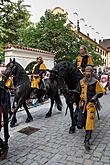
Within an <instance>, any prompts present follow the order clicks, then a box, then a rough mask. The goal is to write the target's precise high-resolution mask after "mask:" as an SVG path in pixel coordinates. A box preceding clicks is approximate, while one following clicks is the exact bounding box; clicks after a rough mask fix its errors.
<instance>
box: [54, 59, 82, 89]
mask: <svg viewBox="0 0 110 165" xmlns="http://www.w3.org/2000/svg"><path fill="white" fill-rule="evenodd" d="M52 70H53V71H57V73H58V75H59V76H60V77H62V78H63V79H64V80H65V82H66V84H67V86H68V88H69V89H75V88H76V87H77V84H78V83H79V81H80V79H82V77H83V76H82V74H81V72H80V71H79V70H78V69H77V68H76V67H74V66H73V64H72V63H71V62H69V61H62V62H59V63H58V64H56V65H55V66H54V68H53V69H52Z"/></svg>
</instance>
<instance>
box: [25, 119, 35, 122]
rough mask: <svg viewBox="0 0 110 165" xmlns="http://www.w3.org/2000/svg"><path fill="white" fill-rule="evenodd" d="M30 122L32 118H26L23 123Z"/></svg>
mask: <svg viewBox="0 0 110 165" xmlns="http://www.w3.org/2000/svg"><path fill="white" fill-rule="evenodd" d="M31 121H33V118H27V119H26V121H25V123H29V122H31Z"/></svg>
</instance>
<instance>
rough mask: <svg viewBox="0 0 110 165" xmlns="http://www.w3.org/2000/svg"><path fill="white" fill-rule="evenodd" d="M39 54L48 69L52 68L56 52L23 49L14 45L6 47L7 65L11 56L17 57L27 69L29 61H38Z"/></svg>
mask: <svg viewBox="0 0 110 165" xmlns="http://www.w3.org/2000/svg"><path fill="white" fill-rule="evenodd" d="M38 56H42V57H43V60H44V63H45V65H46V67H47V69H52V68H53V67H54V56H55V55H54V54H50V53H42V52H35V51H29V50H23V49H18V48H14V47H11V48H9V49H5V65H6V64H7V63H9V61H10V58H15V60H16V61H17V62H18V63H20V64H21V65H22V66H23V68H24V69H25V68H26V66H27V65H28V64H29V63H31V62H32V61H36V58H37V57H38Z"/></svg>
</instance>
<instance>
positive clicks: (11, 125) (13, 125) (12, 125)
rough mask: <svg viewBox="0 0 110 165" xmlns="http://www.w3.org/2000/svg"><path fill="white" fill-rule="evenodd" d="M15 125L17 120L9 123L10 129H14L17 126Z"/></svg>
mask: <svg viewBox="0 0 110 165" xmlns="http://www.w3.org/2000/svg"><path fill="white" fill-rule="evenodd" d="M16 123H17V120H15V121H13V120H12V121H11V123H10V127H11V128H13V127H16V126H17V124H16Z"/></svg>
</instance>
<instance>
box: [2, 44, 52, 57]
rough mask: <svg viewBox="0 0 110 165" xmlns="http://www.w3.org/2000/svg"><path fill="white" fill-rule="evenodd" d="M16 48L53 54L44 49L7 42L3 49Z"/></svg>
mask: <svg viewBox="0 0 110 165" xmlns="http://www.w3.org/2000/svg"><path fill="white" fill-rule="evenodd" d="M12 47H13V48H17V49H23V50H28V51H34V52H40V53H45V54H53V55H55V54H54V53H51V52H48V51H45V50H41V49H35V48H29V47H25V46H21V45H13V44H8V45H6V46H5V49H10V48H12Z"/></svg>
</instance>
